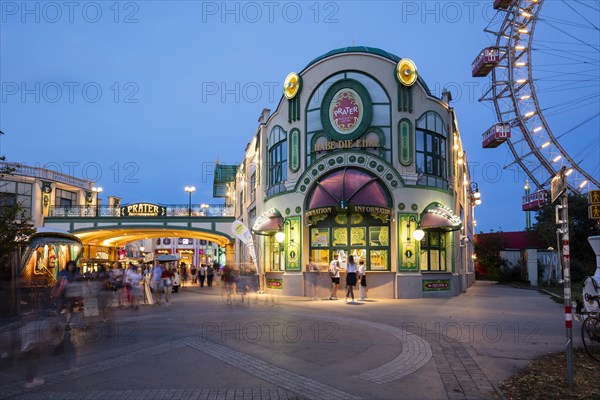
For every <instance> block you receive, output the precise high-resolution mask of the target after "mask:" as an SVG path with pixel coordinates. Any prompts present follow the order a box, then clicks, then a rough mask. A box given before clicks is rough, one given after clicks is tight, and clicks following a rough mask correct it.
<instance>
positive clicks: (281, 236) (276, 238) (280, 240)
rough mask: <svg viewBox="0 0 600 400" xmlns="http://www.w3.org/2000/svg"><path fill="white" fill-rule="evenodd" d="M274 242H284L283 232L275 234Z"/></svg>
mask: <svg viewBox="0 0 600 400" xmlns="http://www.w3.org/2000/svg"><path fill="white" fill-rule="evenodd" d="M275 240H277V242H279V243H283V241H284V240H285V233H283V231H278V232H277V233H276V234H275Z"/></svg>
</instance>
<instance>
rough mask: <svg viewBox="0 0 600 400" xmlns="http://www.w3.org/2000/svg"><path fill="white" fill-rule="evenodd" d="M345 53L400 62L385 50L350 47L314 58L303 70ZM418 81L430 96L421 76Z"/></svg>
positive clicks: (395, 56)
mask: <svg viewBox="0 0 600 400" xmlns="http://www.w3.org/2000/svg"><path fill="white" fill-rule="evenodd" d="M345 53H368V54H376V55H378V56H380V57H383V58H387V59H388V60H391V61H393V62H395V63H397V62H398V61H400V60H401V59H402V57H398V56H397V55H395V54H392V53H389V52H387V51H385V50H382V49H378V48H376V47H368V46H350V47H342V48H339V49H334V50H330V51H328V52H327V53H325V54H323V55H321V56H319V57H317V58H315V59H314V60H312V61H311V62H309V63H308V64H307V65H306V67H305V68H304V69H307V68H308V67H310V66H311V65H313V64H316V63H317V62H319V61H321V60H323V59H325V58H327V57H331V56H335V55H338V54H345ZM418 80H419V82H420V83H421V86H423V88H424V89H425V91H426V92H427V94H428V95H429V96H432V94H431V91H430V90H429V87H427V84H426V83H425V81H424V80H423V79H422V78H421V76H420V75H419V76H418Z"/></svg>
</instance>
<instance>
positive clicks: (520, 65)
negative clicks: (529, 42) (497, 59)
mask: <svg viewBox="0 0 600 400" xmlns="http://www.w3.org/2000/svg"><path fill="white" fill-rule="evenodd" d="M526 65H527V63H525V62H518V63H515V67H525V66H526Z"/></svg>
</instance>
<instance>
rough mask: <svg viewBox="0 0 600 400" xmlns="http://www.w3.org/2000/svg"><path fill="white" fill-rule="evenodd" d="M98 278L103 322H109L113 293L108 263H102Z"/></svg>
mask: <svg viewBox="0 0 600 400" xmlns="http://www.w3.org/2000/svg"><path fill="white" fill-rule="evenodd" d="M96 280H97V281H98V308H99V309H100V312H101V313H102V322H107V321H108V309H109V307H110V300H111V298H112V293H111V292H110V289H111V288H110V282H109V272H108V270H107V267H106V265H104V264H102V265H100V269H99V270H98V274H97V275H96Z"/></svg>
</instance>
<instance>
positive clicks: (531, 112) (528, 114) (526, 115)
mask: <svg viewBox="0 0 600 400" xmlns="http://www.w3.org/2000/svg"><path fill="white" fill-rule="evenodd" d="M533 114H535V111H529V112H528V113H526V114H525V118H531V117H533Z"/></svg>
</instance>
